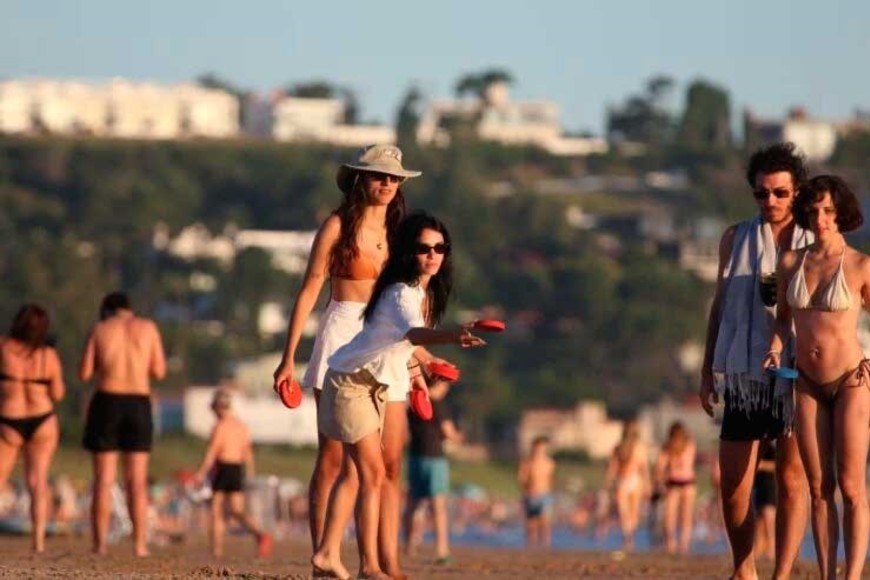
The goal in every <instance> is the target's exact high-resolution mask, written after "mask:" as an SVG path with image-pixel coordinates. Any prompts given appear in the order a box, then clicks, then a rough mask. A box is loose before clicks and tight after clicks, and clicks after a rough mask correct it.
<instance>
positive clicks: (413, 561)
mask: <svg viewBox="0 0 870 580" xmlns="http://www.w3.org/2000/svg"><path fill="white" fill-rule="evenodd" d="M227 540H228V542H227V556H226V557H225V558H224V559H223V560H221V561H216V560H215V559H213V558H212V557H211V556H210V554H209V553H208V546H207V544H206V542H205V538H204V537H203V538H197V539H194V540H192V541H188V542H186V543H181V544H175V545H170V546H167V547H159V548H154V549H153V550H152V555H151V556H150V557H148V558H143V559H134V558H133V557H132V545H131V544H129V543H127V542H120V543H118V544H115V545H113V546H112V547H111V551H110V554H109V555H108V556H105V557H96V556H93V555H91V554H90V553H89V544H88V541H87V539H86V538H81V537H56V538H49V543H48V548H47V552H46V554H44V555H43V556H41V557H37V556H35V555H33V554H31V553H30V548H29V543H28V542H29V541H28V539H27V538H23V537H9V536H3V537H0V554H2V563H0V578H120V577H123V578H212V577H223V578H308V575H309V572H310V567H309V566H308V556H309V547H308V545H307V543H305V542H303V541H302V540H301V539H294V540H293V541H286V540H283V541H278V542H276V543H275V551H274V553H273V554H272V556H271V557H270V558H269V559H266V560H256V559H255V558H254V546H253V543H252V542H251V541H250V540H249V539H248V538H246V537H232V538H228V539H227ZM424 548H425V547H424ZM345 552H346V553H345V563H346V564H347V565H348V567H349V568H351V567H352V566H355V564H356V556H355V553H354V547H353V545H350V546H348V547H347V548H346V550H345ZM454 556H455V561H454V563H453V564H450V565H446V566H436V565H434V564H433V563H432V558H431V556H429V555H428V554H427V552H426V551H425V549H424V551H423V553H422V554H421V555H420V557H417V558H406V559H405V569H406V572H407V573H408V574H409V575H410V576H411V577H412V578H450V579H466V578H468V579H470V578H481V577H492V578H580V577H583V578H689V577H691V578H725V577H727V574H728V569H729V568H728V558H727V557H725V556H691V557H673V556H668V555H666V554H664V553H646V554H633V555H632V554H630V555H627V556H623V555H621V554H618V553H616V554H612V553H604V552H579V551H568V550H557V551H531V550H507V549H491V548H470V547H457V548H455V549H454ZM351 569H352V568H351ZM770 571H771V566H770V564H769V563H767V562H761V563H760V566H759V572H760V577H769V575H770ZM792 577H793V578H814V577H816V573H815V565H814V563H813V562H809V561H806V560H803V561H801V562H799V563H798V565H797V568H796V570H795V573H794V574H793V576H792Z"/></svg>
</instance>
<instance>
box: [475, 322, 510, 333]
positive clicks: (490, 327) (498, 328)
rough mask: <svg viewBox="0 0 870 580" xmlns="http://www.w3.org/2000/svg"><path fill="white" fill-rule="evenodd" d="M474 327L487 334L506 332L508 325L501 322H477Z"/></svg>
mask: <svg viewBox="0 0 870 580" xmlns="http://www.w3.org/2000/svg"><path fill="white" fill-rule="evenodd" d="M472 326H473V327H474V328H476V329H477V330H483V331H485V332H504V329H505V328H507V325H505V323H504V322H502V321H501V320H475V321H474V324H473V325H472Z"/></svg>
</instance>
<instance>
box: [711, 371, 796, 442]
mask: <svg viewBox="0 0 870 580" xmlns="http://www.w3.org/2000/svg"><path fill="white" fill-rule="evenodd" d="M769 388H770V392H769V393H767V395H768V396H767V400H768V401H774V400H775V399H774V398H773V388H774V387H773V385H772V384H771V385H770V387H769ZM737 403H738V401H737V395H736V393H729V392H728V391H726V392H725V414H724V415H723V417H722V431H721V433H720V434H719V439H721V440H722V441H758V440H761V439H776V438H777V437H782V436H783V435H786V434H787V433H788V431H789V429H788V425H786V423H785V419H784V417H783V416H784V414H785V413H784V409H783V403H782V401H779V402H774V403H772V404H770V405H769V406H768V407H766V408H760V409H740V408H738V404H737Z"/></svg>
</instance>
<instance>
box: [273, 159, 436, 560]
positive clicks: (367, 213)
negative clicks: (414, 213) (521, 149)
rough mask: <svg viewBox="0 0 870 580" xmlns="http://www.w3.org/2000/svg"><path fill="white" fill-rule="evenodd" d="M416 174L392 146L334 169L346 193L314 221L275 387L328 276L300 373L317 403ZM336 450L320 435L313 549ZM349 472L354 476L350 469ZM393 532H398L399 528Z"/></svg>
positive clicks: (358, 326)
mask: <svg viewBox="0 0 870 580" xmlns="http://www.w3.org/2000/svg"><path fill="white" fill-rule="evenodd" d="M419 175H421V172H419V171H414V170H410V169H406V168H405V167H404V166H403V165H402V151H401V150H400V149H399V148H398V147H395V146H393V145H369V146H367V147H364V148H362V149H360V150H358V151H356V153H355V154H354V156H353V158H352V159H351V160H350V161H349V162H347V163H344V164H342V165H341V167H339V168H338V172H337V173H336V183H337V185H338V188H339V189H340V190H341V191H342V193H343V194H344V197H343V199H342V202H341V204H340V205H339V207H338V208H337V209H336V210H335V211H333V212H332V214H331V215H330V216H329V217H328V218H327V219H326V221H324V222H323V224H322V225H321V226H320V229H319V230H318V232H317V236H316V237H315V239H314V244H313V246H312V248H311V254H310V257H309V259H308V267H307V269H306V272H305V278H304V280H303V282H302V287H301V288H300V290H299V292H298V294H297V295H296V300H295V303H294V305H293V311H292V314H291V316H290V324H289V328H288V331H287V343H286V346H285V348H284V355H283V358H282V360H281V364H280V365H279V366H278V369H277V370H276V371H275V373H274V378H275V383H274V387H275V389H276V391H277V389H278V386H279V385H280V384H281V382H282V381H284V380H288V381H292V380H293V378H294V375H295V358H296V349H297V347H298V346H299V341H300V338H301V336H302V330H303V328H304V326H305V322H306V320H307V319H308V316H309V315H310V314H311V311H312V309H313V308H314V305H315V304H316V303H317V298H318V296H319V295H320V291H321V289H322V288H323V284H324V282H325V281H326V279H327V278H328V279H329V290H330V301H329V305H328V306H327V309H326V312H324V313H323V316H322V318H321V321H320V326H319V328H318V331H317V335H316V338H315V342H314V349H313V352H312V354H311V357H310V359H309V361H308V367H307V370H306V372H305V376H304V378H303V379H302V386H303V387H306V388H310V389H313V391H314V399H315V401H316V402H317V404H318V406H319V401H320V391H321V388H322V386H323V376H324V374H325V373H326V369H327V366H326V360H327V359H328V358H329V356H330V355H331V354H332V353H333V352H335V350H336V349H338V348H339V347H341V346H343V345H345V344H346V343H348V342H350V340H351V338H353V337H354V336H355V335H356V334H357V333H358V332H359V331H360V330H362V325H363V319H362V313H363V310H364V309H365V306H366V303H367V302H368V300H369V298H370V297H371V294H372V289H373V287H374V283H375V280H376V279H377V277H378V275H379V274H380V272H381V270H382V269H383V266H384V264H385V263H386V261H387V257H388V254H389V240H390V237H391V235H392V234H393V232H394V231H395V228H396V226H397V225H398V223H399V221H400V220H401V219H402V217H404V215H405V199H404V195H403V193H402V188H401V187H400V186H401V184H402V183H404V182H405V181H406V180H407V179H410V178H413V177H418V176H419ZM402 403H403V404H402V405H401V411H395V412H393V413H390V414H400V415H401V420H402V421H404V419H405V409H404V400H403V401H402ZM390 406H391V407H399V405H390ZM388 417H389V415H388ZM391 431H392V433H391V434H392V435H395V436H396V437H399V441H398V446H399V461H401V445H402V444H403V437H404V429H392V430H391ZM388 444H389V439H386V440H385V446H386V445H388ZM392 447H395V445H392ZM342 456H343V449H342V444H341V443H340V442H339V441H335V440H333V439H329V438H328V437H325V436H324V435H323V434H322V433H318V453H317V461H316V463H315V466H314V473H313V474H312V476H311V483H310V486H309V524H310V530H311V542H312V545H313V548H314V549H315V550H316V549H317V547H318V545H319V544H320V541H321V539H322V537H323V528H324V522H325V519H326V509H327V504H328V501H329V497H330V493H331V491H332V488H333V485H334V484H335V481H336V479H337V478H338V476H339V472H340V470H341V465H342ZM350 475H351V476H353V477H355V475H356V474H355V473H353V474H350ZM396 503H397V504H398V494H397V499H396ZM398 513H399V506H398V505H396V522H397V523H396V526H398ZM395 535H396V537H398V529H397V530H396V534H395ZM396 541H398V540H396ZM397 552H398V551H397V550H396V553H397ZM396 557H398V556H396ZM395 566H398V562H396V563H395Z"/></svg>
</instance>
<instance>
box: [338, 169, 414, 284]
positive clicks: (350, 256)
mask: <svg viewBox="0 0 870 580" xmlns="http://www.w3.org/2000/svg"><path fill="white" fill-rule="evenodd" d="M363 174H364V172H363V171H357V172H356V174H355V175H354V178H353V186H352V187H351V188H350V191H349V192H347V193H345V194H344V199H342V201H341V205H340V206H338V208H337V209H336V210H335V211H334V212H332V213H333V214H334V215H337V216H338V219H339V220H341V235H340V236H339V238H338V241H337V242H336V243H335V246H334V247H333V248H332V256H330V270H332V269H333V268H334V269H337V270H339V271H346V270H347V267H348V265H349V264H350V263H351V262H352V261H353V260H354V259H355V258H356V257H357V256H359V246H358V244H357V234H359V228H360V226H361V225H362V218H363V213H364V212H365V208H366V207H367V206H368V205H369V203H368V199H367V198H366V192H365V188H364V186H363V180H362V177H363ZM403 217H405V196H404V195H403V194H402V188H401V187H399V188H398V189H397V190H396V196H395V197H394V198H393V200H392V201H391V202H390V205H388V206H387V218H386V226H387V244H388V245H389V244H390V243H391V242H392V238H393V235H394V234H395V232H396V228H397V227H398V225H399V222H400V221H402V218H403Z"/></svg>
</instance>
